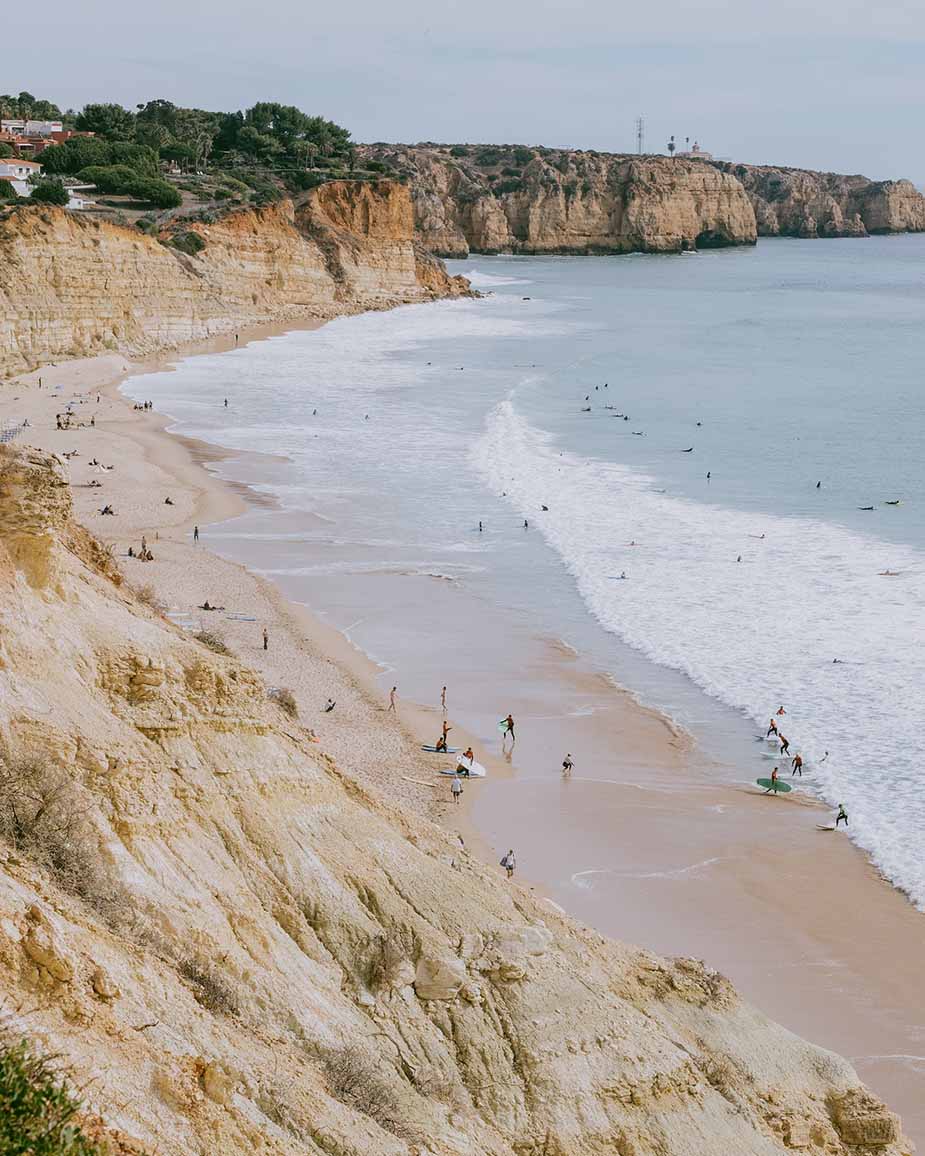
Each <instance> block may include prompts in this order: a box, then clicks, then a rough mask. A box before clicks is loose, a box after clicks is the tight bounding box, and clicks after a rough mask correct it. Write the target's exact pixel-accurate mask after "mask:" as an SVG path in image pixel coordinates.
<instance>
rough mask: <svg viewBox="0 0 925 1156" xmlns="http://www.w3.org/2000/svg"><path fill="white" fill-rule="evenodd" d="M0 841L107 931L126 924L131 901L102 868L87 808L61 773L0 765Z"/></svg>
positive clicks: (15, 763) (28, 764) (17, 762)
mask: <svg viewBox="0 0 925 1156" xmlns="http://www.w3.org/2000/svg"><path fill="white" fill-rule="evenodd" d="M0 838H2V839H3V840H4V841H5V842H6V843H7V844H8V845H9V846H10V847H11V848H12V849H13V850H14V851H15V852H18V853H19V854H21V855H23V856H24V857H26V858H28V859H30V860H31V861H32V862H33V863H34V864H36V865H37V866H38V867H40V868H41V869H42V870H44V871H47V872H48V874H50V875H51V876H52V877H53V878H54V880H55V882H56V883H57V884H58V886H59V887H61V889H62V890H64V891H66V892H68V894H70V895H75V896H77V898H78V899H81V900H83V902H84V903H85V904H86V905H87V906H88V907H90V908H91V909H92V910H93V911H95V912H96V913H97V915H99V916H100V917H101V918H102V919H103V920H104V921H105V922H106V923H108V924H109V925H110V926H112V927H121V926H125V925H127V924H128V923H129V922H131V919H132V914H133V904H132V902H131V898H130V896H129V895H128V893H127V891H126V890H125V888H124V887H123V886H122V885H121V883H120V882H119V880H118V879H117V878H116V877H115V875H114V873H113V872H112V870H111V869H110V868H109V867H108V865H107V864H106V863H105V861H104V859H103V856H102V853H101V850H100V842H99V836H98V834H97V832H96V829H95V828H94V826H93V823H92V822H91V821H90V818H89V808H88V806H87V805H86V803H85V802H84V800H83V798H82V796H81V793H80V790H79V788H78V787H77V785H76V784H75V783H74V781H73V780H72V779H71V778H70V776H69V775H68V774H67V772H66V771H65V770H63V769H62V768H61V767H56V766H52V765H48V764H46V763H44V762H42V761H41V760H39V759H30V758H7V759H2V760H0Z"/></svg>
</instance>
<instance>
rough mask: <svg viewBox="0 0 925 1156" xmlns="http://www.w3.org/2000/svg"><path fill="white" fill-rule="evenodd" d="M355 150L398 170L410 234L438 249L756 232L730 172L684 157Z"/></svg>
mask: <svg viewBox="0 0 925 1156" xmlns="http://www.w3.org/2000/svg"><path fill="white" fill-rule="evenodd" d="M362 152H363V155H364V157H365V158H366V160H367V161H369V160H372V161H374V162H377V163H380V164H387V165H388V166H389V167H390V168H392V169H393V170H395V171H396V172H398V173H399V174H400V175H401V176H402V177H403V179H405V180H407V181H408V183H409V185H410V188H411V196H412V200H413V202H414V219H415V225H416V228H417V233H418V237H419V238H420V240H421V242H422V244H423V245H424V246H425V247H426V248H427V249H430V250H431V251H432V252H434V253H438V254H439V255H440V256H443V257H463V256H466V255H467V254H468V253H469V252H470V250H471V251H473V252H479V253H502V252H504V253H581V254H584V253H628V252H648V253H666V252H669V253H670V252H679V251H681V250H685V249H695V248H702V247H707V246H709V247H716V246H719V245H750V244H754V242H755V238H756V231H755V215H754V212H753V211H752V208H751V205H750V203H749V200H748V198H747V196H746V195H745V192H744V190H743V188H742V186H741V184H740V183H739V181H738V180H736V178H735V177H733V176H730V175H728V174H726V173H721V172H718V171H717V170H716V169H714V168H711V167H710V166H709V165H704V164H701V163H700V162H696V161H684V160H674V161H669V160H668V159H667V158H665V157H630V156H614V155H609V154H606V153H594V152H575V151H560V150H554V149H529V148H514V147H510V146H497V147H496V146H471V147H468V146H454V147H453V148H452V149H451V148H448V147H446V146H437V145H433V146H431V145H416V146H406V145H370V146H366V147H365V148H364V149H363V150H362ZM454 154H460V155H454Z"/></svg>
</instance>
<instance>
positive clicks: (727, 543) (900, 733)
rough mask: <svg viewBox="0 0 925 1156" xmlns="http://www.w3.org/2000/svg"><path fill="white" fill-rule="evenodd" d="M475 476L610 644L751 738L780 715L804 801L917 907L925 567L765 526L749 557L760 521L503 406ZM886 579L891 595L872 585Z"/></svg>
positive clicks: (886, 548) (773, 523)
mask: <svg viewBox="0 0 925 1156" xmlns="http://www.w3.org/2000/svg"><path fill="white" fill-rule="evenodd" d="M473 459H474V463H475V465H476V466H477V467H478V468H479V469H480V470H481V472H482V473H483V475H484V476H485V478H486V480H487V481H488V483H489V484H490V485H491V486H492V488H494V489H495V490H498V489H501V488H503V489H505V490H506V492H507V495H508V498H509V500H510V501H511V502H512V503H513V504H514V505H515V506H516V507H517V508H518V509H519V511H520V512H521V513H522V514H524V515H527V516H529V517H530V519H531V524H533V525H535V526H537V527H538V528H539V529H540V530H541V531H542V533H543V535H544V536H545V538H546V539H547V541H548V542H549V543H550V544H551V545H552V546H553V547H554V548H555V549H556V551H557V552H558V553H559V555H560V556H561V558H562V560H563V562H564V563H565V565H566V566H567V568H568V569H569V571H570V572H571V574H572V575H573V577H574V579H575V582H576V584H577V587H578V590H579V592H580V593H581V595H582V597H583V598H584V600H585V602H586V604H587V605H588V607H589V608H590V610H591V611H592V613H593V614H594V615H595V616H596V617H597V618H598V620H599V621H600V622H601V623H602V624H603V625H604V626H605V627H606V628H607V629H608V630H610V631H612V632H613V633H615V634H617V635H619V636H620V637H621V638H623V639H624V640H625V641H626V642H628V643H629V644H630V645H632V646H634V647H635V648H637V649H638V650H640V651H642V652H643V653H644V654H646V655H647V656H648V657H650V658H652V659H654V660H655V661H657V662H659V663H662V664H664V665H666V666H671V667H674V668H675V669H678V670H681V671H683V672H685V673H686V674H687V675H688V676H690V678H692V679H693V680H694V681H695V682H696V683H698V684H699V685H700V686H701V687H703V688H704V689H705V690H706V691H707V692H708V693H710V694H712V695H713V696H715V697H716V698H718V699H720V700H722V701H723V702H725V703H727V704H729V705H730V706H732V707H735V708H737V709H739V710H741V711H743V712H745V713H746V714H747V715H748V716H749V717H751V718H752V719H753V720H754V721H755V723H757V724H758V725H759V726H762V725H767V719H768V717H769V715H770V713H771V711H772V710H773V709H775V708H776V706H777V704H778V703H781V702H783V703H785V704H786V705H787V709H788V714H787V715H786V716H785V717H784V720H783V723H784V725H783V726H782V728H781V729H782V730H783V731H784V732H785V733H786V734H787V736H788V738H789V739H790V746H791V751H801V752H802V754H803V756H804V759H806V761H807V763H808V765H809V766H810V767H811V768H812V773H811V774H810V775H808V776H807V777H806V778H805V779H804V780H803V782H802V784H801V786H803V787H805V788H806V789H815V790H817V791H819V792H820V794H821V795H822V797H823V798H825V799H826V800H827V801H828V802H829V803H831V804H833V805H834V804H836V803H839V802H844V803H845V806H846V808H847V810H848V812H849V814H850V821H851V827H850V835H851V838H853V839H854V840H855V841H856V842H857V843H859V844H860V845H861V846H862V847H864V848H865V849H866V850H867V851H868V852H869V853H870V854H871V856H872V857H873V859H874V861H875V862H876V863H877V865H878V866H879V867H880V869H881V870H882V872H883V873H884V874H885V875H886V876H887V877H888V878H889V879H890V880H891V881H892V882H893V883H895V884H896V885H897V886H898V887H900V888H902V889H903V890H905V891H906V892H907V893H908V894H909V895H910V896H911V898H912V899H913V901H914V902H915V903H916V904H917V905H919V906H920V907H925V841H923V839H922V830H923V825H925V795H923V792H922V789H921V782H920V778H921V768H920V764H921V757H920V756H921V726H920V722H921V717H922V712H921V710H920V709H919V708H918V706H917V703H918V698H919V694H920V689H921V687H922V685H923V683H925V649H923V648H922V646H921V625H922V622H923V611H925V555H923V554H922V552H920V551H918V550H915V549H913V548H912V547H909V546H901V545H897V544H895V543H888V542H883V541H880V540H879V539H876V538H873V537H865V536H862V535H860V534H856V533H852V532H850V531H848V530H846V529H843V528H841V527H838V526H834V525H831V524H828V523H825V522H820V521H814V520H810V519H806V518H782V517H768V516H765V515H762V517H761V519H760V529H761V531H763V532H765V533H766V538H765V539H764V540H762V541H758V540H757V539H756V538H755V537H753V536H750V535H754V533H755V529H756V519H755V517H754V516H753V515H750V514H748V513H746V512H743V511H739V510H729V509H724V508H722V507H719V506H711V505H706V504H702V503H697V502H693V501H689V500H686V499H681V498H672V497H668V496H665V495H663V494H658V493H656V492H655V491H654V488H653V485H652V481H651V479H649V478H646V477H644V476H641V475H638V474H634V473H633V472H632V471H630V470H629V469H627V468H626V467H623V466H619V465H615V464H611V463H607V462H604V461H600V460H593V459H587V458H583V457H579V456H575V455H573V454H570V453H560V451H559V449H558V448H557V446H556V445H555V443H554V441H553V439H552V438H551V436H550V435H548V434H546V433H544V432H543V431H540V430H538V429H536V428H534V427H532V426H531V425H530V424H529V423H528V422H526V421H525V420H524V419H523V418H522V417H521V416H520V415H518V414H517V413H516V411H515V410H514V408H513V406H512V405H511V403H510V401H505V402H502V403H501V404H500V405H498V406H497V407H496V408H495V409H494V410H493V411H492V413H491V414H490V416H489V418H488V421H487V425H486V431H485V434H484V436H483V437H482V438H481V440H480V441H479V443H478V444H477V445H476V446H475V448H474V450H473ZM541 504H546V505H547V506H548V507H549V511H548V513H541V512H540V505H541ZM632 541H635V542H636V543H638V545H636V546H635V547H631V546H630V543H631V542H632ZM739 555H741V556H742V558H743V561H744V562H747V563H751V564H750V565H738V564H737V563H736V558H737V557H738V556H739ZM887 569H891V570H899V571H901V577H900V578H898V579H894V580H890V581H887V580H885V579H884V578H882V577H880V576H879V573H878V572H879V571H881V570H887ZM624 571H625V573H626V577H627V580H626V581H621V580H619V579H620V575H621V573H623V572H624ZM615 579H616V580H615ZM833 658H838V659H839V660H840V661H839V662H838V663H833V661H832V660H833ZM826 750H829V751H831V755H830V756H829V758H828V759H826V760H825V761H824V762H822V763H820V762H819V759H820V758H821V756H822V755H823V752H824V751H826ZM761 769H762V768H761V767H760V765H759V764H757V762H756V766H755V768H754V773H755V775H756V776H757V774H759V773H761Z"/></svg>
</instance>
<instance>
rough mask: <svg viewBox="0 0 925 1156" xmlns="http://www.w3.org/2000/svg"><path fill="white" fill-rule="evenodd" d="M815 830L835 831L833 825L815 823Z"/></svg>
mask: <svg viewBox="0 0 925 1156" xmlns="http://www.w3.org/2000/svg"><path fill="white" fill-rule="evenodd" d="M816 830H817V831H834V830H835V824H834V823H817V824H816Z"/></svg>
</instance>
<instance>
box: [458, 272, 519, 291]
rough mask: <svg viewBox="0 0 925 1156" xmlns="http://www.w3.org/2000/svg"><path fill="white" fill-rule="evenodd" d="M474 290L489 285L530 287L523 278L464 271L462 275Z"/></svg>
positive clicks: (485, 287)
mask: <svg viewBox="0 0 925 1156" xmlns="http://www.w3.org/2000/svg"><path fill="white" fill-rule="evenodd" d="M462 275H463V276H464V277H465V278H466V280H467V281H468V282H469V284H470V285H474V286H475V288H476V289H487V288H488V286H489V285H531V284H532V282H531V281H528V280H527V279H526V278H525V277H499V276H498V274H497V273H483V272H482V271H481V270H479V269H464V270H463V274H462Z"/></svg>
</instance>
